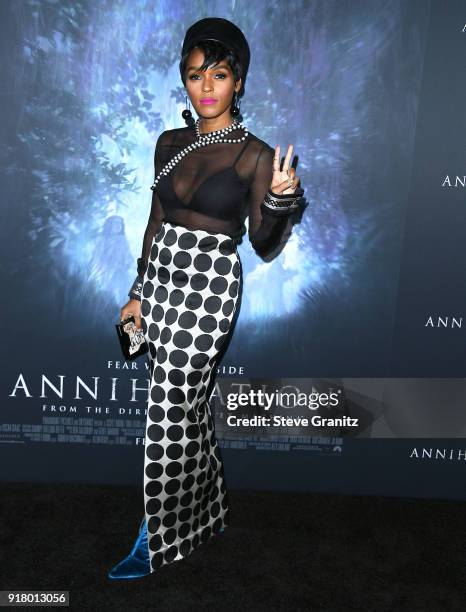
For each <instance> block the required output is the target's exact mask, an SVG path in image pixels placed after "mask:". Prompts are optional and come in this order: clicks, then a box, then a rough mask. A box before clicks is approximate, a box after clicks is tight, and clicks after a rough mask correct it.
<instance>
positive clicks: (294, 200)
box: [263, 189, 304, 210]
mask: <svg viewBox="0 0 466 612" xmlns="http://www.w3.org/2000/svg"><path fill="white" fill-rule="evenodd" d="M301 191H302V192H303V193H304V191H303V190H301ZM301 195H302V194H298V195H296V194H294V193H293V194H290V195H285V196H283V195H281V194H277V193H273V191H270V189H268V190H267V193H266V194H265V198H264V200H263V204H264V206H267V207H268V208H272V209H277V208H281V209H289V210H292V209H295V208H298V206H299V203H298V200H300V199H301Z"/></svg>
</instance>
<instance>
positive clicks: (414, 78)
mask: <svg viewBox="0 0 466 612" xmlns="http://www.w3.org/2000/svg"><path fill="white" fill-rule="evenodd" d="M464 9H465V6H464V2H462V1H461V0H458V1H456V0H450V1H440V0H432V1H428V0H410V1H406V2H403V1H400V0H388V1H387V0H355V1H353V2H339V1H337V0H315V1H312V0H310V1H307V2H306V1H302V2H298V3H296V2H295V3H294V4H293V10H291V11H290V9H289V6H288V4H287V3H283V2H279V1H278V0H272V2H271V1H270V0H267V2H266V1H265V0H264V1H258V2H254V3H250V2H246V0H244V1H243V0H241V1H238V2H236V3H234V5H232V4H231V3H230V2H225V1H220V0H219V1H211V2H205V3H202V5H201V4H199V5H197V3H195V2H188V1H184V0H183V1H178V2H173V1H172V0H160V1H156V0H154V1H153V2H146V1H142V0H141V1H138V0H100V1H99V2H94V1H90V0H81V1H78V2H76V1H74V0H73V1H71V0H60V1H56V0H21V1H6V0H5V1H3V2H2V3H1V4H0V13H1V20H0V29H1V40H2V47H3V53H2V57H3V58H4V62H3V66H2V67H3V73H4V78H3V79H2V96H1V97H0V111H1V115H2V121H1V128H0V129H1V132H2V147H1V152H0V155H1V167H0V173H1V183H2V207H1V211H2V222H1V225H0V231H1V234H2V235H1V249H2V257H1V283H2V286H3V309H2V317H1V324H2V330H1V332H2V337H3V340H4V342H3V345H2V346H3V355H2V376H1V380H2V383H1V424H0V451H1V454H2V455H1V456H2V461H1V462H0V479H2V480H4V481H38V482H88V483H114V484H128V483H132V484H135V485H142V479H143V467H142V466H143V449H144V441H145V440H144V434H145V421H146V406H147V399H148V388H149V377H150V371H149V362H148V360H147V357H145V356H144V357H141V358H138V359H137V360H135V361H132V362H129V361H125V360H124V358H123V355H122V352H121V349H120V345H119V342H118V338H117V335H116V330H115V323H117V322H118V320H119V313H120V308H121V306H123V305H124V304H125V303H126V301H127V299H128V298H127V291H128V289H129V287H130V286H131V283H132V281H133V279H134V276H135V273H136V258H137V257H139V255H140V252H141V245H142V237H143V233H144V229H145V226H146V223H147V219H148V215H149V210H150V201H151V195H152V192H151V191H150V185H151V184H152V181H153V171H154V170H153V154H154V146H155V142H156V139H157V137H158V135H159V134H160V132H161V131H163V130H167V129H173V128H176V127H183V126H184V125H185V124H184V120H183V119H182V116H181V113H182V111H183V109H184V108H185V95H184V88H183V85H182V83H181V80H180V76H179V69H178V62H179V57H180V51H181V44H182V40H183V36H184V33H185V31H186V29H187V28H188V27H189V25H190V24H192V23H193V22H195V21H197V20H198V19H200V18H202V17H205V16H221V17H225V18H227V19H230V20H231V21H233V22H234V23H237V24H238V25H239V26H240V27H241V29H242V30H243V31H244V32H245V34H246V37H247V38H248V41H249V44H250V47H251V65H250V69H249V73H248V79H247V84H246V94H245V97H244V98H243V100H242V104H241V112H242V115H243V118H244V124H245V125H246V126H247V127H248V128H249V129H250V131H251V132H252V133H254V134H255V135H256V136H258V137H259V138H262V139H263V140H265V141H266V142H268V143H269V144H270V145H271V146H273V147H274V146H275V145H276V144H280V145H281V148H282V151H284V150H285V148H286V146H287V144H288V143H293V145H294V153H295V154H296V155H297V156H298V166H297V173H298V175H299V176H300V178H301V184H302V186H303V187H304V188H305V190H306V191H305V196H306V198H307V201H308V206H307V208H306V210H305V211H304V214H303V216H302V219H301V221H300V223H298V224H297V225H295V226H294V228H293V233H292V235H291V237H290V239H289V241H288V243H287V244H286V247H285V248H284V250H283V251H282V252H281V253H280V255H279V256H278V257H276V258H275V259H274V260H272V261H270V262H264V261H262V260H261V259H260V258H259V257H258V256H257V255H256V254H255V252H254V251H253V249H252V246H251V244H250V243H249V241H248V238H247V235H246V237H245V238H244V240H243V243H242V244H241V245H240V246H239V255H240V258H241V261H242V264H243V274H244V289H243V295H242V300H241V310H240V315H239V318H238V320H237V323H236V327H235V330H234V335H233V339H232V341H231V343H230V345H229V347H228V351H227V352H226V353H225V355H224V357H223V359H222V362H221V364H220V366H219V368H218V374H217V379H216V385H215V387H214V389H213V393H212V396H211V400H210V403H211V408H212V412H213V413H214V415H215V423H216V432H217V439H218V442H219V445H220V447H221V450H222V456H223V460H224V466H225V476H226V480H227V484H228V485H229V486H230V487H238V488H255V489H275V490H277V489H278V490H284V491H285V490H294V491H326V492H336V493H348V494H351V493H353V494H378V495H395V496H412V497H438V498H450V499H466V487H465V482H466V481H465V477H464V473H465V467H466V462H465V461H466V443H465V435H466V417H465V397H466V393H465V392H466V379H465V372H466V352H465V347H466V330H465V315H466V282H465V279H464V261H465V257H466V240H465V237H464V235H465V230H466V199H465V196H466V176H465V175H466V165H465V152H466V148H465V142H466V139H465V135H466V129H465V128H466V114H465V109H466V104H465V94H466V82H465V80H464V78H463V75H464V57H465V50H466V12H465V10H464Z"/></svg>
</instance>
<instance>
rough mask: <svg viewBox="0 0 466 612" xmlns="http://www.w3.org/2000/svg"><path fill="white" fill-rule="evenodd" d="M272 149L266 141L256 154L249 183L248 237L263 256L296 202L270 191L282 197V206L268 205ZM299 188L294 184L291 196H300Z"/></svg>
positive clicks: (271, 247)
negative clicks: (254, 165)
mask: <svg viewBox="0 0 466 612" xmlns="http://www.w3.org/2000/svg"><path fill="white" fill-rule="evenodd" d="M274 153H275V151H274V149H272V147H270V146H268V145H266V146H265V147H263V148H262V150H261V152H260V153H259V155H258V158H257V163H256V171H255V174H254V179H253V181H252V184H251V185H250V187H249V191H248V201H249V231H248V236H249V240H250V242H251V244H252V246H253V248H254V250H255V252H256V253H257V254H258V255H259V256H260V257H262V258H264V257H266V256H267V255H269V254H270V253H272V251H274V250H275V249H276V248H277V247H278V246H279V245H280V244H281V242H282V240H283V239H284V233H285V230H286V228H287V226H288V221H289V217H290V215H292V214H293V213H294V212H295V211H296V207H295V206H293V207H292V206H290V205H288V203H287V202H286V200H287V198H290V195H287V196H286V195H281V194H275V193H273V192H272V191H271V193H272V194H273V197H274V198H275V199H276V200H283V203H284V204H283V206H280V207H277V208H273V207H271V206H270V205H267V204H266V203H265V202H264V200H266V195H267V192H268V191H269V188H270V185H271V183H272V177H273V157H274ZM303 193H304V190H303V189H302V188H300V187H299V188H297V189H296V190H295V192H294V194H293V197H299V198H300V197H301V196H302V195H303Z"/></svg>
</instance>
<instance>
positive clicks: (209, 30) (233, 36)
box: [181, 17, 251, 88]
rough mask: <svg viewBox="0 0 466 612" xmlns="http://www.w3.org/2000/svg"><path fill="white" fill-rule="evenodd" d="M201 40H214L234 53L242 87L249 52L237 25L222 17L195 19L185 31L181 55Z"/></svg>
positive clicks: (247, 66) (246, 70) (246, 42)
mask: <svg viewBox="0 0 466 612" xmlns="http://www.w3.org/2000/svg"><path fill="white" fill-rule="evenodd" d="M201 40H216V41H217V42H221V43H223V44H224V45H225V46H226V47H228V48H230V49H231V50H232V51H234V52H235V53H236V55H237V56H238V59H239V61H240V63H241V66H242V68H243V74H242V76H241V79H242V88H243V87H244V83H245V81H246V74H247V72H248V68H249V60H250V57H251V53H250V50H249V45H248V41H247V40H246V37H245V36H244V34H243V32H242V31H241V30H240V29H239V28H238V26H236V25H235V24H234V23H232V22H231V21H228V19H223V18H222V17H206V18H204V19H200V20H199V21H196V23H193V24H192V25H191V26H190V27H189V28H188V30H187V31H186V34H185V37H184V41H183V47H182V49H181V55H182V56H183V55H184V54H185V53H187V52H188V51H190V50H191V49H192V48H193V47H195V46H196V44H197V43H198V42H200V41H201ZM182 76H183V75H182Z"/></svg>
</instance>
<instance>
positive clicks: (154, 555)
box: [141, 221, 242, 572]
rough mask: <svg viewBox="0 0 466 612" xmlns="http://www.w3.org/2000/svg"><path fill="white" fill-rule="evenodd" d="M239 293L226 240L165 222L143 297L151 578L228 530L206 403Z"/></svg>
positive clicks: (236, 262)
mask: <svg viewBox="0 0 466 612" xmlns="http://www.w3.org/2000/svg"><path fill="white" fill-rule="evenodd" d="M241 289H242V269H241V261H240V259H239V255H238V253H237V251H236V246H235V244H234V242H233V241H232V239H231V238H230V237H229V236H227V235H226V234H219V233H212V232H207V231H204V230H190V229H187V228H185V227H183V226H180V225H175V224H172V223H170V222H167V221H165V222H164V223H163V224H162V227H161V229H160V231H159V232H158V233H157V234H156V236H155V237H154V239H153V242H152V246H151V252H150V257H149V262H148V267H147V271H146V274H145V276H144V284H143V288H142V296H141V298H142V302H141V312H142V326H143V330H144V334H145V337H146V340H147V342H148V344H149V361H150V373H151V384H150V394H149V402H148V414H147V424H146V441H145V459H144V505H145V517H146V522H147V536H148V546H149V556H150V562H151V572H153V571H155V570H156V569H157V568H159V567H161V566H162V565H166V564H168V563H172V562H173V561H177V560H180V559H182V558H183V557H186V556H187V555H189V554H190V553H191V552H192V551H193V550H194V549H195V548H197V547H198V546H199V545H200V544H201V543H202V542H206V541H208V540H209V539H210V538H211V537H212V536H213V535H215V534H217V533H218V532H219V531H220V529H221V528H222V527H226V526H227V525H228V524H229V507H228V500H227V490H226V486H225V482H224V475H223V465H222V460H221V456H220V452H219V448H218V445H217V440H216V438H215V432H214V424H213V419H212V414H211V409H210V404H209V401H208V400H209V396H210V393H211V390H212V387H213V383H214V380H215V374H216V368H217V365H218V361H219V358H220V356H221V355H223V352H224V350H225V348H226V346H227V345H228V341H229V339H230V337H231V332H232V331H233V327H234V325H232V322H233V317H234V315H235V312H236V310H237V307H238V304H239V301H240V300H239V298H240V293H241Z"/></svg>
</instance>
